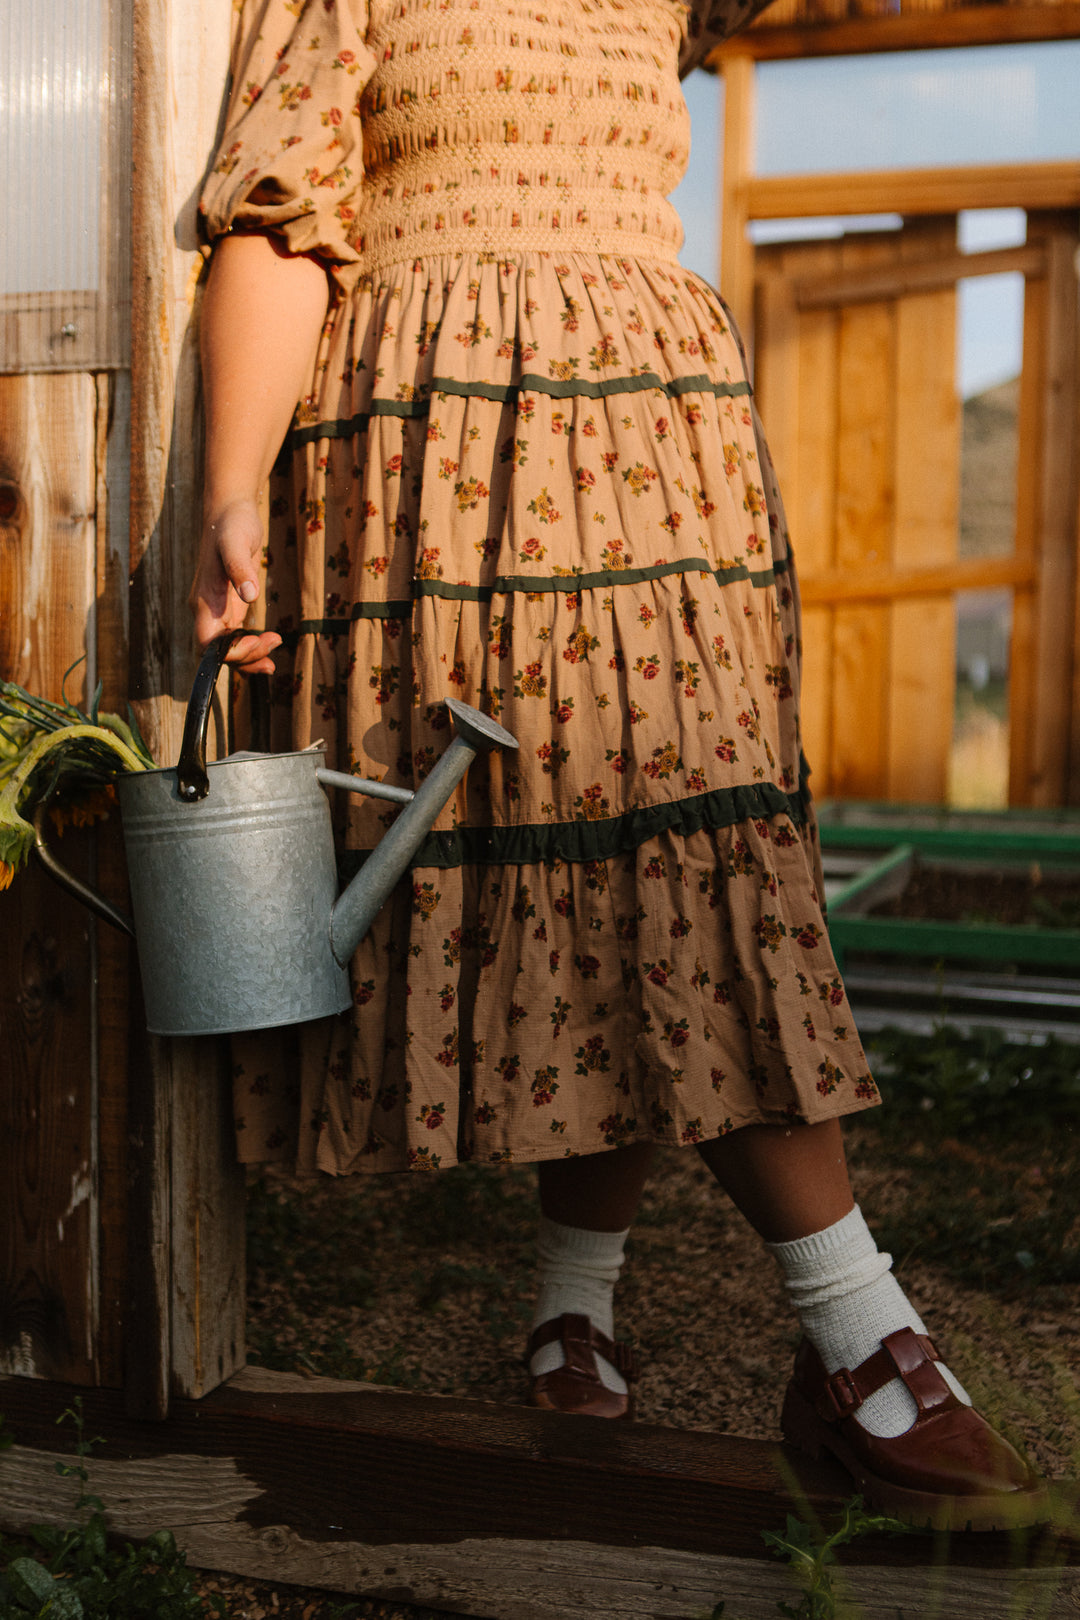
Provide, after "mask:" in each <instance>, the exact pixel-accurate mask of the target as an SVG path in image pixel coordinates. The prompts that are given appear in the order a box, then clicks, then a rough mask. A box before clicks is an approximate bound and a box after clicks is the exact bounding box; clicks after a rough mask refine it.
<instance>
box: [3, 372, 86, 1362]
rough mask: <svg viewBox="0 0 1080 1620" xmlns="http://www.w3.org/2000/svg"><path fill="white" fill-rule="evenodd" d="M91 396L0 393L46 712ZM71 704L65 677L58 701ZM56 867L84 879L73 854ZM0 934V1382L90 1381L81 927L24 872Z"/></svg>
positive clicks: (81, 690) (26, 622) (15, 628)
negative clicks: (27, 1377)
mask: <svg viewBox="0 0 1080 1620" xmlns="http://www.w3.org/2000/svg"><path fill="white" fill-rule="evenodd" d="M95 452H96V394H95V387H94V380H93V378H92V377H88V376H83V375H78V374H75V375H71V376H54V375H48V376H44V375H39V376H29V377H3V378H0V489H3V490H4V491H5V492H6V495H7V501H6V503H5V505H6V508H7V509H8V510H9V512H10V517H9V519H8V520H7V521H4V522H2V523H0V601H2V602H3V604H4V612H3V613H2V614H0V676H3V677H5V678H7V679H12V680H16V681H18V682H19V683H20V684H21V685H23V686H26V687H28V688H30V689H31V690H33V691H36V692H39V693H41V694H42V695H43V696H46V697H50V698H54V699H55V698H59V697H60V695H61V685H62V680H63V675H64V672H65V670H67V668H68V667H69V666H70V665H71V664H73V663H74V662H75V661H76V660H77V659H78V658H79V657H80V656H81V655H82V654H83V653H84V652H85V650H86V631H87V620H88V616H89V615H90V614H91V612H92V608H93V601H94V584H95V580H94V555H95V502H96V458H95ZM68 690H69V695H70V696H71V697H72V698H73V699H74V700H75V701H84V700H85V680H84V677H83V674H82V672H78V671H77V672H76V673H75V674H74V675H73V676H72V678H71V680H70V681H69V685H68ZM63 854H64V859H65V861H67V862H68V863H69V864H70V865H71V866H72V868H73V869H74V870H75V871H77V872H79V874H80V875H81V876H84V877H85V876H87V875H88V858H89V851H88V846H87V843H86V840H85V838H77V837H75V836H74V835H72V834H71V833H69V834H68V836H67V837H66V838H65V839H64V842H63ZM3 905H4V927H3V929H2V930H0V1072H2V1074H3V1081H2V1083H0V1346H2V1348H0V1366H3V1367H6V1368H8V1369H9V1370H12V1369H18V1370H19V1371H20V1372H33V1373H36V1374H38V1375H41V1376H50V1377H56V1378H67V1379H71V1380H75V1381H77V1382H89V1381H91V1380H92V1379H93V1378H94V1376H95V1372H96V1366H95V1359H96V1343H95V1340H96V1319H97V1309H98V1296H97V1266H96V1261H97V1252H96V1251H97V1213H98V1212H97V1190H98V1189H97V1177H96V1167H95V1164H94V1156H93V1143H94V1134H95V1118H94V1115H95V1108H96V1101H97V1098H96V1081H97V1076H96V1072H95V1066H94V1062H93V1052H94V1027H93V1014H92V1006H91V985H92V952H91V932H90V930H91V923H90V920H89V917H88V915H87V913H86V912H84V911H83V910H82V908H81V907H80V906H79V905H78V904H77V903H76V902H75V901H73V900H70V899H69V898H68V897H67V896H66V895H62V894H60V892H59V891H58V890H57V889H56V887H55V885H54V884H53V883H52V882H51V881H50V880H48V879H46V878H45V877H44V875H43V874H42V873H41V872H39V871H38V870H37V869H36V868H31V869H29V870H27V871H25V872H23V873H21V874H20V875H19V877H18V878H17V879H16V880H15V884H14V886H13V887H12V889H11V890H10V891H9V892H8V893H6V894H5V895H4V897H3Z"/></svg>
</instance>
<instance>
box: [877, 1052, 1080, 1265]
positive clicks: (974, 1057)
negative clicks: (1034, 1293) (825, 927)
mask: <svg viewBox="0 0 1080 1620" xmlns="http://www.w3.org/2000/svg"><path fill="white" fill-rule="evenodd" d="M873 1044H874V1052H873V1057H874V1059H875V1060H876V1061H875V1069H876V1073H877V1075H878V1079H879V1083H880V1084H881V1088H882V1092H883V1094H884V1096H885V1100H886V1107H885V1108H884V1109H882V1110H881V1111H880V1113H875V1114H870V1115H864V1116H862V1119H861V1120H860V1130H859V1141H860V1144H862V1143H865V1144H866V1146H865V1151H866V1152H868V1153H869V1154H870V1155H871V1156H872V1157H873V1159H874V1161H875V1162H876V1163H877V1164H878V1165H879V1166H882V1167H887V1168H888V1169H890V1170H891V1171H892V1172H893V1181H892V1183H891V1184H890V1182H889V1180H888V1178H886V1179H885V1180H884V1181H883V1182H881V1183H879V1185H878V1187H877V1189H876V1191H875V1193H874V1194H873V1195H872V1197H871V1199H869V1200H868V1218H870V1219H871V1220H872V1223H873V1224H874V1226H875V1230H876V1233H877V1236H878V1239H879V1242H880V1243H881V1244H882V1247H886V1248H891V1249H892V1250H893V1252H894V1254H895V1255H896V1257H897V1259H898V1261H903V1260H910V1259H914V1258H918V1259H920V1260H923V1261H932V1262H933V1263H934V1265H935V1266H938V1267H940V1268H941V1269H942V1270H944V1271H945V1272H947V1273H948V1274H949V1275H950V1276H952V1277H955V1278H956V1280H957V1281H959V1282H962V1283H965V1284H967V1285H968V1286H970V1287H974V1288H978V1289H981V1290H982V1291H984V1292H986V1293H993V1294H1003V1293H1004V1294H1016V1293H1017V1292H1019V1291H1021V1290H1023V1289H1025V1288H1030V1287H1032V1286H1036V1285H1037V1286H1055V1285H1069V1284H1075V1283H1078V1282H1080V1131H1078V1129H1077V1126H1078V1124H1080V1049H1078V1048H1077V1047H1075V1046H1071V1045H1068V1044H1066V1043H1065V1042H1062V1041H1054V1040H1050V1041H1047V1042H1046V1044H1045V1045H1043V1046H1038V1047H1035V1046H1015V1045H1010V1044H1009V1043H1008V1042H1006V1041H1005V1040H1004V1039H1003V1038H1002V1036H1001V1034H1000V1033H999V1032H997V1031H993V1030H984V1031H976V1032H974V1033H973V1034H971V1035H969V1036H963V1035H959V1034H958V1033H957V1032H956V1031H955V1030H951V1029H949V1028H947V1027H942V1028H941V1029H939V1030H938V1031H936V1032H935V1034H934V1035H933V1036H931V1037H930V1038H929V1039H927V1038H925V1037H918V1036H912V1035H910V1034H907V1033H906V1032H903V1031H899V1030H886V1031H883V1032H882V1034H881V1035H879V1036H876V1037H875V1038H874V1043H873Z"/></svg>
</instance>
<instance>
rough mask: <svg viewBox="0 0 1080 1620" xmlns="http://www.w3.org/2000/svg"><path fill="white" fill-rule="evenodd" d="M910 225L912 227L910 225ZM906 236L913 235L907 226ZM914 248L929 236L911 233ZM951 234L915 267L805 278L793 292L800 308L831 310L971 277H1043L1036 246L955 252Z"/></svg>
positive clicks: (903, 264) (905, 265)
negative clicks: (984, 251) (1010, 275)
mask: <svg viewBox="0 0 1080 1620" xmlns="http://www.w3.org/2000/svg"><path fill="white" fill-rule="evenodd" d="M913 223H914V222H913ZM908 231H909V232H912V225H911V224H909V226H908ZM912 236H913V242H912V245H913V246H914V244H915V243H917V242H919V241H920V240H921V241H923V242H924V243H926V244H927V245H929V244H930V243H931V242H932V237H925V236H924V237H922V238H920V237H919V234H918V232H917V231H915V232H912ZM950 248H952V249H955V232H953V239H952V241H951V243H947V244H945V245H944V248H943V251H941V252H940V253H937V254H935V255H934V256H933V257H925V256H923V255H920V256H919V257H918V258H917V259H916V260H915V262H914V263H912V262H911V261H910V260H907V257H906V254H905V257H904V258H902V259H901V261H900V262H899V263H898V264H895V265H886V266H884V267H881V268H879V267H877V266H875V267H873V268H871V269H868V270H847V271H843V272H842V273H840V274H839V275H836V276H830V277H815V278H814V279H810V278H809V277H805V278H803V279H802V280H800V281H799V282H798V283H797V284H796V286H795V288H794V290H793V291H794V300H795V303H796V305H797V307H798V308H799V309H834V308H836V307H837V306H838V305H840V304H857V303H867V302H870V303H872V302H873V301H874V299H877V298H903V297H904V296H905V295H906V294H908V293H917V292H935V291H941V290H942V289H943V288H946V287H955V285H956V283H957V282H958V281H967V280H970V279H971V277H972V276H1000V275H1009V274H1017V275H1022V276H1041V275H1044V274H1045V273H1046V255H1045V253H1044V252H1043V251H1042V249H1041V247H1040V246H1039V245H1038V244H1037V243H1032V244H1028V245H1027V246H1024V247H1017V248H996V249H994V250H992V251H989V252H986V253H957V252H955V251H950Z"/></svg>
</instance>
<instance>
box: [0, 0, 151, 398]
mask: <svg viewBox="0 0 1080 1620" xmlns="http://www.w3.org/2000/svg"><path fill="white" fill-rule="evenodd" d="M125 10H126V0H32V3H27V0H0V220H2V221H3V224H2V227H0V371H38V370H52V371H55V370H68V369H72V370H74V369H78V370H85V369H87V368H89V367H93V368H98V367H105V366H117V365H120V364H122V363H123V359H124V355H123V336H122V334H123V322H122V321H121V320H120V319H119V313H120V310H121V308H122V307H123V306H124V305H126V303H127V298H128V292H127V287H126V284H125V283H126V276H127V261H128V257H129V255H128V253H127V251H125V249H126V232H127V214H128V210H127V208H126V206H125V203H126V199H125V197H124V195H123V187H122V186H121V185H120V184H118V181H119V178H120V174H121V170H120V167H119V165H120V162H121V150H120V148H121V146H122V144H123V140H124V126H125V122H126V119H125V114H126V105H127V99H128V98H127V90H128V85H127V80H126V77H125V74H124V67H125V61H126V54H127V53H126V52H125V49H124V41H125V38H126V36H127V34H128V33H129V29H128V28H127V27H126V26H125V16H124V15H123V12H124V11H125Z"/></svg>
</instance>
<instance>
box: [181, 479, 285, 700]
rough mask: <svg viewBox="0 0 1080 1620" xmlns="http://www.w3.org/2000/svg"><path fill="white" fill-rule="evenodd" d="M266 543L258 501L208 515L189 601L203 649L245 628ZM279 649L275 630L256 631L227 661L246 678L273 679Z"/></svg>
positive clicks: (233, 503)
mask: <svg viewBox="0 0 1080 1620" xmlns="http://www.w3.org/2000/svg"><path fill="white" fill-rule="evenodd" d="M263 539H264V536H263V526H262V520H261V518H260V516H259V509H258V506H257V504H256V502H255V501H254V500H250V499H233V500H231V501H229V502H228V503H227V504H226V505H224V506H222V507H220V508H218V509H217V510H214V511H211V512H210V513H209V514H208V515H207V517H206V520H205V522H204V524H203V532H202V540H201V543H200V546H199V563H198V567H197V569H196V572H195V580H194V583H193V584H192V587H191V595H190V596H189V598H188V601H189V603H190V606H191V609H192V612H193V613H194V615H195V635H196V638H197V639H198V643H199V646H200V647H205V646H206V645H207V644H208V642H211V641H213V640H214V638H215V637H216V636H220V635H222V634H224V632H225V631H226V630H238V629H239V628H240V626H241V625H242V624H243V622H244V618H245V616H246V614H247V610H248V608H249V607H250V605H251V603H252V602H254V601H255V600H256V598H257V597H258V594H259V579H258V573H257V571H256V567H255V559H256V557H257V556H258V555H259V553H260V552H261V550H262V546H263ZM280 645H281V637H280V636H279V635H278V634H277V632H276V631H273V630H264V631H262V632H261V633H258V632H253V633H252V634H251V635H250V636H244V637H243V638H242V639H241V640H240V641H237V642H234V644H233V646H232V647H231V648H230V650H229V653H228V655H227V658H226V662H227V663H229V664H233V665H235V666H236V667H237V668H238V669H239V670H240V672H241V674H244V675H272V674H273V673H274V665H273V662H272V660H271V658H270V656H269V655H270V653H272V652H273V651H274V649H275V648H276V647H279V646H280Z"/></svg>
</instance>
